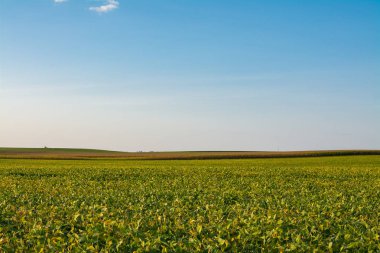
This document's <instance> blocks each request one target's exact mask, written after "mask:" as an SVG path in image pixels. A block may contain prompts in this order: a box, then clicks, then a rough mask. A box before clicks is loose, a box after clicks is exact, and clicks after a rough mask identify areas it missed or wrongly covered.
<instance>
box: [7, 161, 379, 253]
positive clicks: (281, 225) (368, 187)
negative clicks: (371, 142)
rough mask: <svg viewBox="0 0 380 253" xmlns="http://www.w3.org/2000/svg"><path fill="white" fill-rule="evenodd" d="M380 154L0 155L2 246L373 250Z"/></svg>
mask: <svg viewBox="0 0 380 253" xmlns="http://www.w3.org/2000/svg"><path fill="white" fill-rule="evenodd" d="M379 217H380V156H379V155H371V156H364V155H362V156H341V157H309V158H276V159H273V158H266V159H224V160H223V159H219V160H130V159H86V160H49V159H20V158H18V159H13V158H9V157H8V158H7V159H0V252H134V251H135V252H305V251H306V252H313V251H314V252H341V251H342V252H380V238H379V234H380V223H379Z"/></svg>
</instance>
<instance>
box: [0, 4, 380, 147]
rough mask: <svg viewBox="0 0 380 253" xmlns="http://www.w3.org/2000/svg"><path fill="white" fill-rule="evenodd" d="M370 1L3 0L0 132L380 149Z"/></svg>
mask: <svg viewBox="0 0 380 253" xmlns="http://www.w3.org/2000/svg"><path fill="white" fill-rule="evenodd" d="M379 13H380V2H379V1H359V0H358V1H348V0H345V1H322V0H321V1H294V0H289V1H271V0H269V1H248V0H247V1H241V0H236V1H231V0H229V1H226V0H218V1H215V0H213V1H211V0H202V1H189V0H187V1H184V0H161V1H146V0H118V1H116V0H109V1H97V0H67V1H57V0H56V1H54V0H35V1H29V0H2V1H1V2H0V118H1V125H0V146H27V147H41V146H50V147H86V148H103V149H115V150H126V151H136V150H303V149H356V148H360V149H380V131H378V129H380V99H379V97H380V14H379Z"/></svg>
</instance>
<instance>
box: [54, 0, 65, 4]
mask: <svg viewBox="0 0 380 253" xmlns="http://www.w3.org/2000/svg"><path fill="white" fill-rule="evenodd" d="M64 2H67V0H54V3H57V4H60V3H64Z"/></svg>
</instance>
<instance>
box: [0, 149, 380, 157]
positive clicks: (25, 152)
mask: <svg viewBox="0 0 380 253" xmlns="http://www.w3.org/2000/svg"><path fill="white" fill-rule="evenodd" d="M347 155H380V150H320V151H318V150H317V151H281V152H279V151H277V152H276V151H191V152H189V151H180V152H142V151H139V152H119V151H108V150H99V149H67V148H47V147H45V148H0V158H21V159H24V158H29V159H94V158H103V159H104V158H112V159H115V158H118V159H134V160H136V159H137V160H191V159H193V160H194V159H198V160H199V159H244V158H246V159H247V158H281V157H322V156H347Z"/></svg>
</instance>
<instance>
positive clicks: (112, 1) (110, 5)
mask: <svg viewBox="0 0 380 253" xmlns="http://www.w3.org/2000/svg"><path fill="white" fill-rule="evenodd" d="M58 1H62V0H58ZM118 7H119V2H118V1H116V0H106V1H105V2H104V4H103V5H101V6H96V7H90V8H89V9H90V11H95V12H98V13H105V12H109V11H112V10H114V9H117V8H118Z"/></svg>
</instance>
